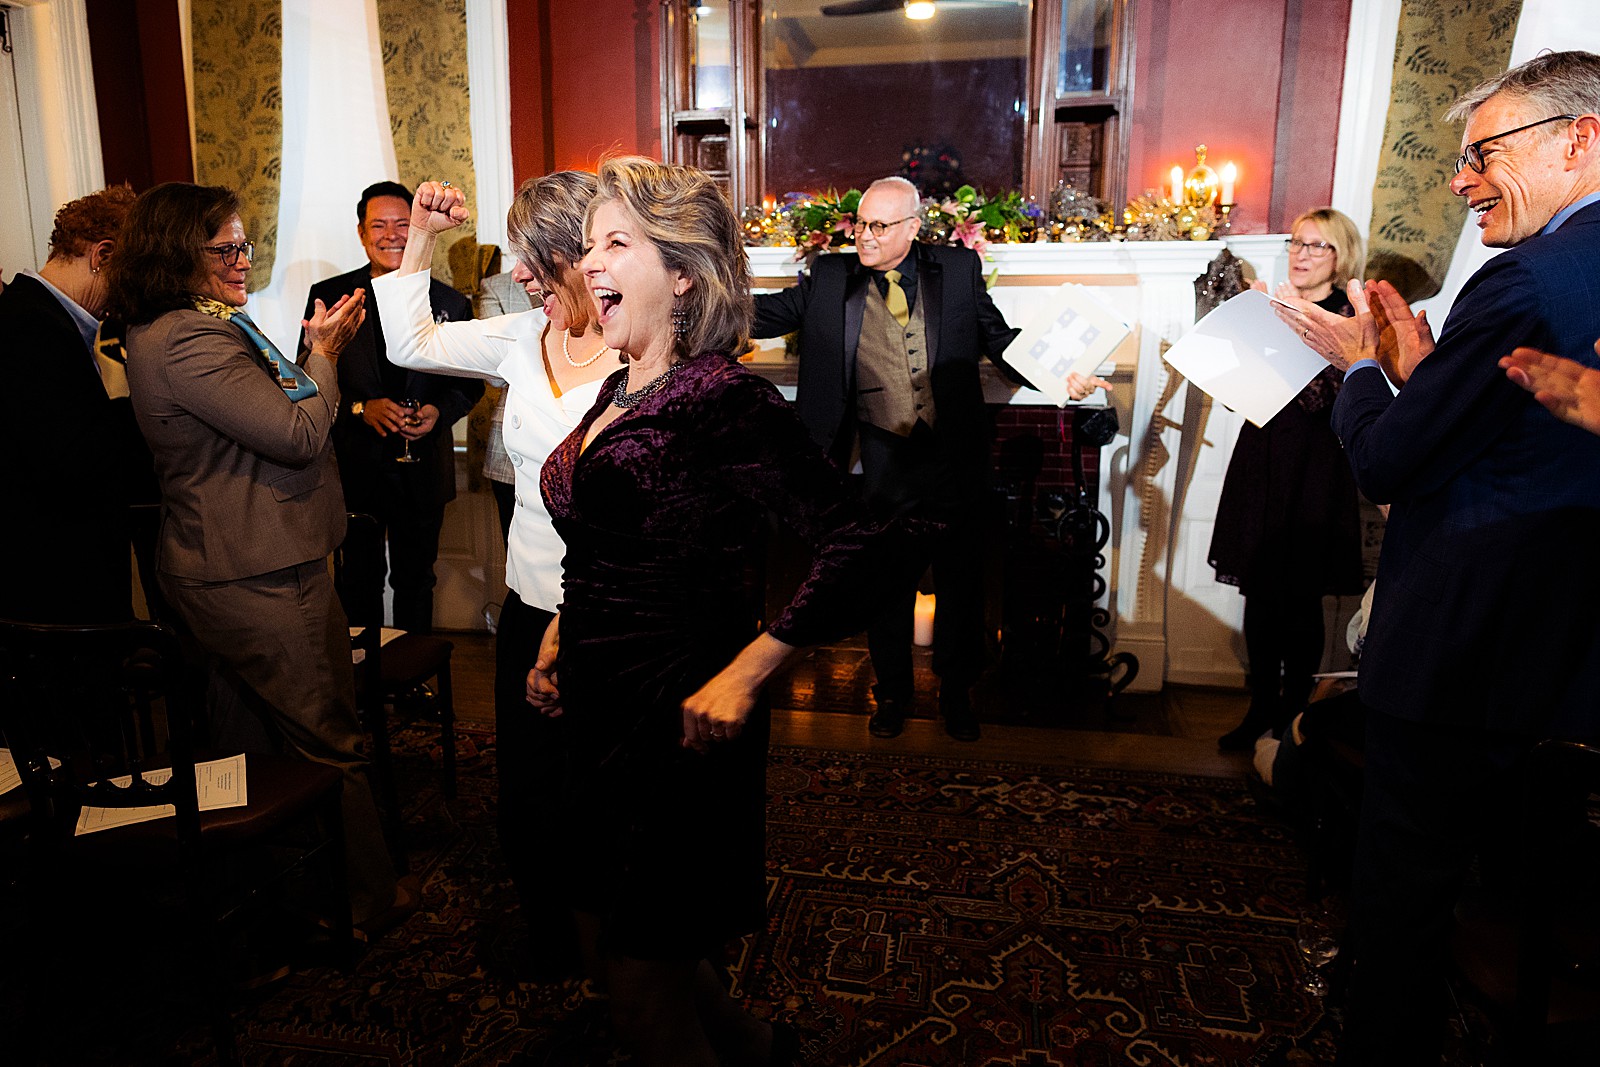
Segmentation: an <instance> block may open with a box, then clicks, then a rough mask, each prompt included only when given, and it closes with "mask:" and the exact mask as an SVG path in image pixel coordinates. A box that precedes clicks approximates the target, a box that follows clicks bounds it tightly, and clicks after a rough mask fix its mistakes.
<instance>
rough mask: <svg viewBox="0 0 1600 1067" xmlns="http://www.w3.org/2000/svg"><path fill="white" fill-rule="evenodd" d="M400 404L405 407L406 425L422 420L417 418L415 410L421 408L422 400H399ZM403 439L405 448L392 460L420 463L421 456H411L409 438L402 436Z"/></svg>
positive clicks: (415, 423)
mask: <svg viewBox="0 0 1600 1067" xmlns="http://www.w3.org/2000/svg"><path fill="white" fill-rule="evenodd" d="M400 406H401V407H402V408H405V411H406V425H407V426H415V425H417V423H419V422H421V421H422V420H421V419H419V418H417V412H418V411H421V410H422V401H420V400H402V401H400ZM403 440H404V441H405V450H404V451H402V452H401V453H400V454H399V455H398V456H396V457H395V460H394V461H395V462H396V463H420V462H422V460H421V457H418V456H413V455H412V454H411V438H409V437H406V438H403Z"/></svg>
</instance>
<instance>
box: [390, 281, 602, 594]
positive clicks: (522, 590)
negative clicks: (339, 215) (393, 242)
mask: <svg viewBox="0 0 1600 1067" xmlns="http://www.w3.org/2000/svg"><path fill="white" fill-rule="evenodd" d="M372 292H373V296H374V297H375V298H376V299H377V301H378V315H379V317H380V318H381V319H382V320H383V324H384V329H383V333H384V339H385V340H386V341H387V343H388V347H389V359H390V360H391V361H393V362H394V363H396V364H398V365H399V366H402V367H410V368H412V369H414V370H426V371H433V372H434V373H436V374H449V375H454V376H456V377H458V378H486V379H489V380H490V381H495V382H504V383H506V385H507V386H509V388H508V389H507V391H506V413H505V425H504V431H505V445H506V452H507V454H509V456H510V457H511V465H512V467H513V468H515V472H516V482H515V485H516V502H517V506H516V510H515V511H514V512H513V513H512V516H511V536H510V537H509V539H508V540H507V543H506V584H507V585H509V586H510V587H511V588H512V590H513V591H514V592H515V593H516V594H517V596H519V597H521V598H522V602H523V603H524V604H527V605H529V606H531V607H536V608H543V609H545V610H546V611H554V610H556V608H557V607H559V606H560V603H561V558H562V556H563V555H565V553H566V546H565V545H564V544H563V543H562V541H561V538H560V537H559V536H558V535H557V534H556V531H555V527H553V526H552V525H551V524H550V513H549V512H548V511H546V510H545V506H544V498H543V497H542V496H541V495H540V494H539V469H540V468H541V467H543V466H544V461H545V459H546V458H547V457H548V456H549V455H550V453H551V452H553V451H555V447H556V446H557V445H559V444H560V443H561V442H562V441H563V440H565V439H566V437H567V435H568V434H569V433H571V432H572V430H573V428H574V427H576V426H577V425H578V420H579V419H581V418H583V416H584V414H585V413H586V412H587V411H588V410H589V409H590V408H591V407H593V406H594V402H595V399H596V398H597V397H598V396H599V395H600V385H601V383H602V382H604V381H605V379H604V378H599V379H596V380H595V381H592V382H587V383H585V384H583V385H578V386H574V387H573V388H571V389H569V390H568V391H567V392H565V393H563V394H562V395H561V396H559V397H558V396H556V395H555V391H554V389H552V388H551V384H550V376H549V374H548V373H546V371H545V367H544V357H543V355H542V354H541V352H540V348H539V338H540V334H541V333H542V332H543V331H544V328H545V325H546V323H547V322H548V320H547V319H546V318H545V315H544V312H543V311H540V310H538V309H537V308H536V309H534V310H532V311H523V312H519V313H517V314H515V315H500V316H497V317H495V318H492V319H469V320H467V321H466V322H442V323H436V322H434V321H433V312H432V310H431V309H430V307H429V305H428V273H427V272H426V271H419V272H417V273H415V274H407V275H404V276H400V275H397V274H395V273H393V272H390V273H388V274H385V275H383V276H382V277H379V278H374V279H373V282H372ZM401 323H404V324H405V325H404V326H401V325H399V324H401Z"/></svg>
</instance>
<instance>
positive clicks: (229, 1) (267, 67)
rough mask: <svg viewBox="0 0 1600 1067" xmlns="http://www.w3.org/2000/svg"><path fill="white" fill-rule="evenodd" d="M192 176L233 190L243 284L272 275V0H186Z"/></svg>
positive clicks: (277, 118) (279, 106)
mask: <svg viewBox="0 0 1600 1067" xmlns="http://www.w3.org/2000/svg"><path fill="white" fill-rule="evenodd" d="M190 19H191V32H192V35H193V42H194V114H195V119H194V121H195V159H194V169H195V177H196V179H197V180H198V181H199V182H200V183H201V184H203V185H226V186H227V187H228V188H230V189H232V190H233V191H234V192H236V193H238V194H239V200H240V208H239V215H240V217H241V218H242V219H243V221H244V229H245V233H247V234H249V235H250V239H251V240H253V241H254V242H255V245H256V256H255V260H254V261H253V269H252V270H251V271H250V282H249V287H250V291H251V292H255V291H256V290H258V289H262V288H264V287H265V286H266V285H267V284H268V283H269V282H270V281H271V280H272V262H273V257H274V253H275V251H276V248H277V243H278V177H279V167H280V164H281V162H282V152H283V83H282V71H283V59H282V52H283V15H282V10H281V5H280V0H191V3H190Z"/></svg>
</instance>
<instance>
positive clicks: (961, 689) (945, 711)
mask: <svg viewBox="0 0 1600 1067" xmlns="http://www.w3.org/2000/svg"><path fill="white" fill-rule="evenodd" d="M939 717H940V718H942V719H943V720H944V732H945V733H947V734H949V735H950V736H951V737H953V738H955V739H956V740H957V741H976V740H977V739H978V716H977V713H976V712H974V711H973V710H972V698H971V696H969V695H968V693H967V687H966V686H964V685H962V686H949V685H941V686H940V687H939Z"/></svg>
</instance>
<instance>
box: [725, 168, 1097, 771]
mask: <svg viewBox="0 0 1600 1067" xmlns="http://www.w3.org/2000/svg"><path fill="white" fill-rule="evenodd" d="M921 226H922V216H921V199H920V197H919V196H918V194H917V189H916V187H915V186H914V185H912V184H911V183H910V182H909V181H906V180H905V179H904V178H881V179H879V180H878V181H875V182H873V183H872V185H871V186H869V187H868V188H867V191H866V193H865V195H863V196H862V198H861V203H860V205H859V206H858V207H857V209H856V218H855V240H856V250H855V252H853V253H849V252H845V253H839V254H835V255H824V256H820V257H818V259H817V261H816V263H815V264H814V265H813V266H812V268H811V272H810V274H809V275H807V276H805V277H803V278H801V279H800V283H799V284H798V285H797V286H795V287H793V288H790V289H785V290H782V291H780V292H777V293H772V294H768V295H763V296H758V297H756V322H755V329H754V336H756V337H779V336H782V335H784V334H787V333H791V332H793V331H795V330H799V331H800V382H799V387H798V393H797V395H796V404H797V406H798V407H799V411H800V417H801V418H802V419H803V420H804V421H805V423H806V425H807V427H809V428H810V430H811V434H812V436H813V437H814V438H815V439H816V440H817V441H818V442H819V443H820V444H821V445H822V446H823V447H824V448H826V449H828V450H829V453H830V455H832V456H833V457H834V459H835V460H836V461H837V462H839V463H840V464H841V465H842V466H845V467H846V469H851V468H853V467H854V464H855V461H856V460H859V463H860V471H861V475H862V491H863V494H864V496H865V498H866V501H867V503H868V504H869V505H870V506H872V507H873V508H874V509H876V510H878V511H879V512H881V513H884V514H891V515H908V516H915V517H918V518H925V519H931V520H934V521H935V522H937V523H938V524H939V527H938V532H937V533H934V534H931V535H929V536H928V537H926V538H924V539H923V540H922V542H921V551H920V552H918V553H916V554H914V556H912V557H911V558H907V559H906V560H905V561H904V562H905V574H904V580H903V581H901V582H900V583H899V584H900V588H901V591H902V592H901V594H900V595H899V596H896V597H895V598H893V602H892V603H889V604H887V605H885V609H884V611H883V613H882V615H881V616H880V617H879V619H878V621H877V622H875V623H874V624H873V625H872V627H871V628H870V629H869V630H868V632H867V642H868V648H869V649H870V651H871V654H872V666H873V670H874V672H875V673H876V675H877V685H875V686H873V696H874V697H875V698H876V701H877V711H876V712H875V713H874V714H873V716H872V718H871V720H870V721H869V722H868V729H869V730H870V731H871V733H872V734H873V735H874V736H876V737H894V736H896V735H898V734H899V733H900V730H901V727H902V726H903V725H904V722H905V718H906V715H907V714H908V713H909V712H910V710H911V706H912V700H913V695H914V694H913V685H912V671H911V632H912V612H913V605H914V602H915V596H916V591H917V584H918V582H919V581H920V579H921V577H922V574H923V572H924V571H925V570H926V569H927V568H928V566H929V565H930V564H931V565H932V568H933V580H934V586H935V592H936V594H937V596H938V601H937V611H936V612H935V615H934V635H933V669H934V672H935V673H936V674H938V675H939V680H940V681H939V712H940V715H941V717H942V718H943V719H944V726H945V730H946V732H948V733H949V734H950V736H951V737H954V738H956V739H957V740H962V741H972V740H976V739H977V737H978V720H977V717H976V716H975V715H974V714H973V711H972V704H971V699H970V695H969V691H970V689H971V687H972V684H973V683H974V682H976V681H977V679H978V675H979V674H980V673H981V672H982V670H983V665H984V653H985V649H984V636H983V568H984V560H983V540H982V503H983V491H984V486H985V484H986V483H987V480H988V466H989V441H990V438H991V436H992V432H991V426H990V420H989V415H988V411H987V409H986V408H985V407H984V401H983V389H982V386H981V385H980V384H979V378H978V359H979V357H980V356H987V357H988V358H989V359H990V360H991V361H993V362H994V363H995V364H997V365H998V366H1000V367H1001V368H1002V369H1003V370H1005V371H1006V373H1007V374H1009V375H1011V376H1012V377H1013V378H1016V379H1017V380H1018V381H1021V378H1020V377H1018V376H1017V375H1016V374H1015V372H1013V371H1011V370H1010V368H1008V367H1006V365H1005V364H1004V363H1003V362H1002V361H1001V358H1000V356H1001V353H1002V352H1004V351H1005V348H1006V346H1007V345H1008V344H1010V343H1011V341H1012V339H1013V338H1014V337H1015V336H1016V335H1017V332H1018V331H1016V330H1014V329H1012V328H1011V327H1009V326H1008V325H1006V321H1005V318H1004V317H1003V316H1002V315H1001V314H1000V312H999V311H998V310H997V309H996V308H995V306H994V302H993V301H992V300H990V299H989V293H988V291H987V289H986V288H985V286H984V281H983V263H982V260H980V259H979V258H978V255H977V254H976V253H974V252H972V251H970V250H969V249H966V248H949V247H943V246H934V245H927V244H922V243H920V242H919V241H917V239H916V238H917V232H918V230H920V229H921ZM1073 384H1074V388H1075V392H1076V394H1077V395H1079V396H1084V395H1087V393H1088V391H1089V384H1090V383H1086V382H1083V381H1082V380H1079V381H1078V382H1075V383H1073Z"/></svg>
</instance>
